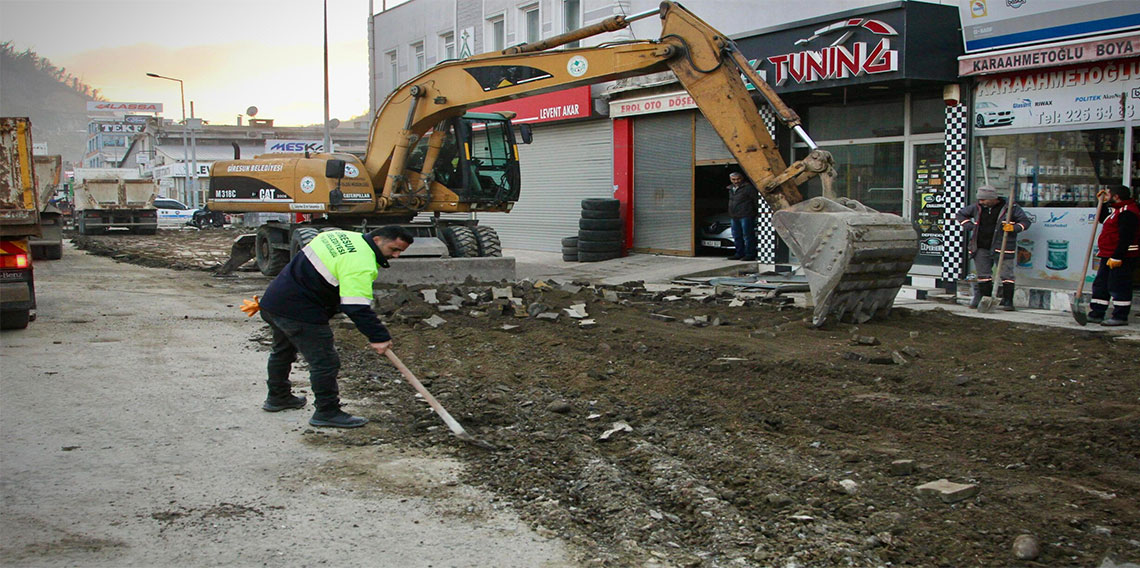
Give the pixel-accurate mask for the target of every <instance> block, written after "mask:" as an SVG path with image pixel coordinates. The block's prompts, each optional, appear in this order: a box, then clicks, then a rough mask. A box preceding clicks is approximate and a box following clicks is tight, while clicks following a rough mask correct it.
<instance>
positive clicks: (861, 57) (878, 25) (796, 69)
mask: <svg viewBox="0 0 1140 568" xmlns="http://www.w3.org/2000/svg"><path fill="white" fill-rule="evenodd" d="M859 29H864V30H867V31H869V32H871V33H873V34H875V35H879V36H886V37H883V38H882V39H880V40H879V42H878V43H877V44H875V45H874V46H872V45H871V44H869V43H867V42H863V41H857V42H854V43H852V44H851V47H850V49H849V48H847V47H845V46H843V45H841V44H843V43H844V42H846V41H847V40H848V39H850V38H851V36H852V35H853V34H854V33H855V31H857V30H859ZM832 33H838V34H839V38H838V39H836V40H835V41H833V42H832V43H831V45H829V46H827V47H824V48H822V49H819V50H815V51H797V52H793V53H785V54H783V55H775V56H771V57H768V62H769V63H771V64H772V66H773V68H774V76H773V79H774V82H775V85H777V86H779V85H783V84H784V82H786V81H787V80H788V79H789V78H791V79H794V80H795V82H797V83H811V82H813V81H825V80H831V79H845V78H848V77H858V76H860V75H873V74H876V73H890V72H893V71H898V70H899V53H898V50H895V49H891V39H890V38H891V36H897V35H899V34H898V32H897V31H895V29H894V28H893V27H891V26H890V25H888V24H887V23H885V22H882V21H879V20H872V19H868V18H850V19H846V20H841V21H839V22H835V23H833V24H831V25H828V26H825V27H822V28H820V29H818V30H815V33H814V35H812V36H811V37H808V38H804V39H800V40H796V42H795V44H796V45H803V44H806V43H809V42H811V41H812V40H815V39H817V38H819V37H822V36H824V35H827V34H832Z"/></svg>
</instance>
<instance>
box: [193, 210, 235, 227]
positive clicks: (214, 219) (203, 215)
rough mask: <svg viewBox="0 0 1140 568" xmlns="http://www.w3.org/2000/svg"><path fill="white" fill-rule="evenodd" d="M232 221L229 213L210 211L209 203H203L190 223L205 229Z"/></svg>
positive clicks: (221, 225)
mask: <svg viewBox="0 0 1140 568" xmlns="http://www.w3.org/2000/svg"><path fill="white" fill-rule="evenodd" d="M229 222H230V217H229V215H226V214H225V213H222V212H221V211H210V207H209V206H208V205H203V206H202V208H201V209H198V210H197V211H194V215H193V216H192V217H191V219H190V225H193V226H195V227H198V228H199V229H205V228H207V227H218V228H221V227H224V226H225V225H226V223H229Z"/></svg>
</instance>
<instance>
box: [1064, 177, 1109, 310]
mask: <svg viewBox="0 0 1140 568" xmlns="http://www.w3.org/2000/svg"><path fill="white" fill-rule="evenodd" d="M1103 208H1104V201H1103V200H1101V199H1099V198H1098V199H1097V200H1096V218H1095V219H1093V224H1092V235H1090V236H1089V248H1088V249H1087V250H1086V251H1085V263H1084V264H1082V265H1081V283H1080V285H1078V286H1077V295H1076V296H1073V303H1072V304H1070V305H1069V308H1070V309H1071V310H1072V312H1073V319H1075V320H1077V323H1079V324H1081V325H1087V324H1088V323H1089V303H1088V301H1086V300H1085V297H1084V291H1085V271H1087V270H1088V269H1089V259H1090V258H1092V249H1093V241H1095V240H1096V229H1097V223H1099V222H1100V212H1101V209H1103Z"/></svg>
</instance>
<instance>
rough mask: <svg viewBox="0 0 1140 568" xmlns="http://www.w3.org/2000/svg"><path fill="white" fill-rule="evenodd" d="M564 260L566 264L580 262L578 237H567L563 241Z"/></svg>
mask: <svg viewBox="0 0 1140 568" xmlns="http://www.w3.org/2000/svg"><path fill="white" fill-rule="evenodd" d="M562 260H564V261H566V262H578V237H566V238H564V239H562Z"/></svg>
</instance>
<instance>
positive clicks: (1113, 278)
mask: <svg viewBox="0 0 1140 568" xmlns="http://www.w3.org/2000/svg"><path fill="white" fill-rule="evenodd" d="M1121 260H1122V261H1123V264H1121V265H1120V266H1119V267H1117V268H1109V267H1108V259H1107V258H1101V259H1100V268H1098V269H1097V271H1096V278H1095V279H1094V280H1093V284H1092V300H1091V301H1090V302H1089V315H1090V316H1095V317H1104V313H1105V312H1106V311H1108V307H1109V306H1110V305H1111V306H1112V319H1118V320H1120V321H1128V312H1129V311H1130V310H1131V309H1132V273H1133V272H1134V271H1135V270H1136V261H1137V260H1138V259H1135V258H1125V259H1121Z"/></svg>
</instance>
